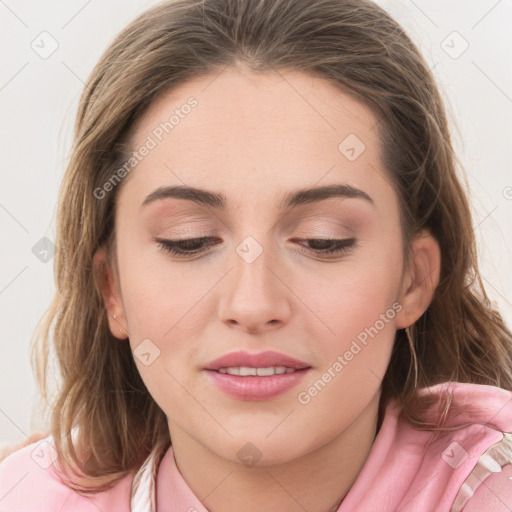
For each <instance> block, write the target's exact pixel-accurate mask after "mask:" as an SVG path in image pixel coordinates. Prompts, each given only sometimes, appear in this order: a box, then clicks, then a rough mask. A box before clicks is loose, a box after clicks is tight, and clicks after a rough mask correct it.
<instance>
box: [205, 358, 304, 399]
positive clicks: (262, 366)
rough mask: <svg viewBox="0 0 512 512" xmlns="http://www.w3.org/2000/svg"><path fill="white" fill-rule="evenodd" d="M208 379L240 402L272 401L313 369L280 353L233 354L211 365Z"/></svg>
mask: <svg viewBox="0 0 512 512" xmlns="http://www.w3.org/2000/svg"><path fill="white" fill-rule="evenodd" d="M204 369H205V370H206V375H207V376H208V377H209V379H210V382H212V383H213V384H214V385H215V386H216V387H217V388H218V389H219V390H221V391H222V392H223V393H225V394H227V395H229V396H231V397H232V398H235V399H237V400H270V399H272V398H275V397H277V396H279V395H282V394H283V393H285V392H286V391H289V390H291V389H292V388H294V387H295V386H297V385H298V384H299V382H301V381H302V379H304V377H305V375H306V374H307V373H308V372H309V371H310V369H311V366H310V365H309V364H308V363H305V362H304V361H299V360H298V359H295V358H294V357H290V356H287V355H286V354H280V353H279V352H273V351H266V352H260V353H258V354H250V353H249V352H231V353H230V354H226V355H224V356H222V357H219V358H218V359H215V361H212V362H211V363H209V364H208V365H207V366H206V367H205V368H204Z"/></svg>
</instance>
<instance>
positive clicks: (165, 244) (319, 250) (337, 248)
mask: <svg viewBox="0 0 512 512" xmlns="http://www.w3.org/2000/svg"><path fill="white" fill-rule="evenodd" d="M155 240H156V241H157V242H158V245H159V247H160V248H161V249H163V250H164V251H166V252H169V253H171V254H174V255H176V256H194V255H197V254H202V253H204V252H206V251H207V250H208V246H210V245H212V240H215V238H213V237H208V236H204V237H200V238H186V239H183V240H165V239H161V238H157V239H155ZM303 241H305V242H308V244H309V245H310V248H305V249H302V252H309V253H311V252H313V253H315V254H317V255H320V256H322V255H333V254H344V253H347V252H349V251H350V249H352V248H353V247H354V245H355V243H356V239H355V238H344V239H336V238H307V239H305V240H303ZM207 242H210V243H208V244H207ZM205 245H207V247H206V248H205ZM302 247H303V246H302Z"/></svg>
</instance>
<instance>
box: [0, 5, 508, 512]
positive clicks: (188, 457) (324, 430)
mask: <svg viewBox="0 0 512 512" xmlns="http://www.w3.org/2000/svg"><path fill="white" fill-rule="evenodd" d="M455 163H456V156H455V155H454V153H453V149H452V147H451V143H450V135H449V131H448V127H447V123H446V118H445V114H444V108H443V105H442V101H441V99H440V96H439V93H438V90H437V88H436V85H435V82H434V79H433V76H432V74H431V72H430V70H429V68H428V66H427V65H426V63H425V61H424V60H423V58H422V57H421V55H420V54H419V52H418V50H417V48H416V47H415V46H414V45H413V43H412V42H411V41H410V40H409V38H408V37H407V36H406V34H405V33H404V32H403V30H402V29H401V28H400V27H399V26H398V25H397V23H396V22H395V21H393V20H392V19H391V18H390V17H389V16H388V15H387V14H386V13H385V12H384V11H383V10H382V9H380V8H379V7H377V6H376V5H375V4H373V3H371V2H369V1H361V0H357V1H356V0H320V1H318V0H316V1H313V0H301V1H295V0H293V1H292V0H277V1H272V2H269V1H253V0H251V1H248V0H205V1H204V2H203V1H201V2H199V1H195V0H177V1H172V2H166V3H162V4H159V5H157V6H155V7H152V8H151V9H149V10H148V11H146V12H145V13H143V14H142V15H141V16H140V17H139V18H138V19H136V20H135V21H134V22H132V23H131V24H130V25H129V26H128V27H126V29H125V30H123V32H122V33H121V34H120V35H119V36H118V37H117V39H116V40H115V41H114V42H113V43H112V45H111V46H110V47H109V48H108V49H107V51H106V52H105V54H104V55H103V57H102V58H101V59H100V61H99V63H98V64H97V66H96V68H95V69H94V71H93V73H92V75H91V77H90V78H89V80H88V83H87V84H86V87H85V89H84V93H83V96H82V99H81V103H80V108H79V112H78V116H77V121H76V128H75V144H74V147H73V153H72V156H71V160H70V163H69V166H68V169H67V172H66V175H65V177H64V182H63V186H62V190H61V195H60V206H59V214H58V239H57V244H56V245H57V247H58V248H59V251H58V252H57V255H56V268H55V270H56V281H57V293H56V296H55V299H54V301H53V303H52V305H51V307H50V309H49V311H48V314H47V316H46V319H45V323H44V325H42V330H41V333H40V339H39V340H38V343H37V344H36V345H35V349H36V351H35V354H36V355H37V356H38V361H39V364H38V375H39V378H40V382H41V386H42V389H43V391H44V392H45V397H47V396H48V394H47V393H46V371H47V365H48V360H47V354H48V347H49V344H50V333H52V343H53V345H54V347H55V351H56V355H57V358H58V363H59V369H60V372H61V374H62V382H61V385H60V388H59V390H58V393H57V395H56V397H55V400H53V401H51V413H52V423H51V430H50V432H48V435H47V436H46V437H45V438H44V439H41V440H39V442H33V443H31V444H29V445H27V446H25V447H24V448H22V449H21V450H17V451H15V452H14V453H12V454H11V455H10V456H9V457H7V458H6V459H5V460H4V461H3V462H2V464H1V465H0V481H1V484H0V495H1V496H3V499H2V500H1V501H0V510H2V511H3V510H12V509H13V508H16V507H18V509H20V510H34V508H35V507H37V508H38V510H68V509H69V510H79V511H81V510H89V509H91V510H92V509H93V508H94V509H98V508H99V509H100V510H137V511H142V510H156V509H158V510H159V511H161V510H169V511H175V510H189V511H194V510H196V511H203V512H204V511H205V510H210V511H222V512H227V511H231V510H235V509H236V510H244V511H252V510H262V509H263V510H279V511H295V510H309V511H314V512H324V511H331V510H332V511H334V510H337V511H339V512H347V511H370V510H372V511H373V510H380V511H390V512H391V511H396V510H415V511H427V510H428V511H431V510H436V511H452V512H455V511H458V510H462V508H463V507H465V508H464V510H465V511H467V510H478V511H482V510H487V509H488V510H491V508H492V509H493V510H497V509H498V507H499V506H502V504H506V505H507V506H512V491H511V490H510V485H509V484H510V482H509V481H508V476H509V475H511V476H512V464H511V462H512V457H511V447H512V445H511V444H510V438H509V434H508V432H511V431H512V406H511V405H510V403H511V398H512V394H511V391H510V390H511V389H512V376H511V371H510V368H511V365H512V360H511V355H512V352H511V346H512V345H511V341H512V340H511V338H512V335H511V332H510V331H509V330H508V329H507V327H506V326H505V325H504V323H503V321H502V319H501V317H500V315H499V313H498V312H496V311H495V310H494V309H493V308H492V307H491V304H490V303H489V301H488V299H487V296H486V294H485V290H484V288H483V285H482V281H481V279H480V276H479V272H478V266H477V259H476V251H475V241H474V235H473V231H472V224H471V215H470V209H469V206H468V200H467V197H466V194H465V192H464V190H463V188H462V187H461V185H460V182H459V179H458V177H457V173H456V169H455ZM482 482H484V484H482ZM30 491H32V492H30ZM34 491H35V492H34Z"/></svg>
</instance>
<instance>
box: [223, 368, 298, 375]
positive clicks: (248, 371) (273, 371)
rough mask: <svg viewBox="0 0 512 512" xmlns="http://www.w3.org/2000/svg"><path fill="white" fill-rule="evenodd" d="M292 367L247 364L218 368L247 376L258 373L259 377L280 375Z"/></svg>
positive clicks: (230, 373)
mask: <svg viewBox="0 0 512 512" xmlns="http://www.w3.org/2000/svg"><path fill="white" fill-rule="evenodd" d="M294 371H295V370H294V369H293V368H286V367H284V366H271V367H269V368H250V367H248V366H230V367H228V368H219V372H220V373H228V374H229V375H240V376H241V377H247V376H249V375H254V376H256V375H258V376H260V377H267V376H270V375H281V374H283V373H293V372H294Z"/></svg>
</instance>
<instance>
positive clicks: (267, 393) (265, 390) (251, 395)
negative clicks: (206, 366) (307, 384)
mask: <svg viewBox="0 0 512 512" xmlns="http://www.w3.org/2000/svg"><path fill="white" fill-rule="evenodd" d="M308 371H309V368H305V369H303V370H296V371H294V372H292V373H282V374H280V375H269V376H266V377H258V376H254V375H250V376H247V377H240V376H238V375H230V374H229V373H220V372H217V371H213V370H207V373H208V375H209V376H210V378H211V379H212V381H213V383H214V384H215V385H216V386H217V387H218V388H219V389H220V390H221V391H224V393H227V394H228V395H231V396H232V397H234V398H239V399H242V400H268V399H270V398H274V397H275V396H278V395H281V394H282V393H285V392H286V391H288V390H289V389H291V388H293V387H294V386H296V385H297V384H298V383H299V382H300V381H301V380H302V379H303V378H304V376H305V375H306V373H308Z"/></svg>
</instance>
